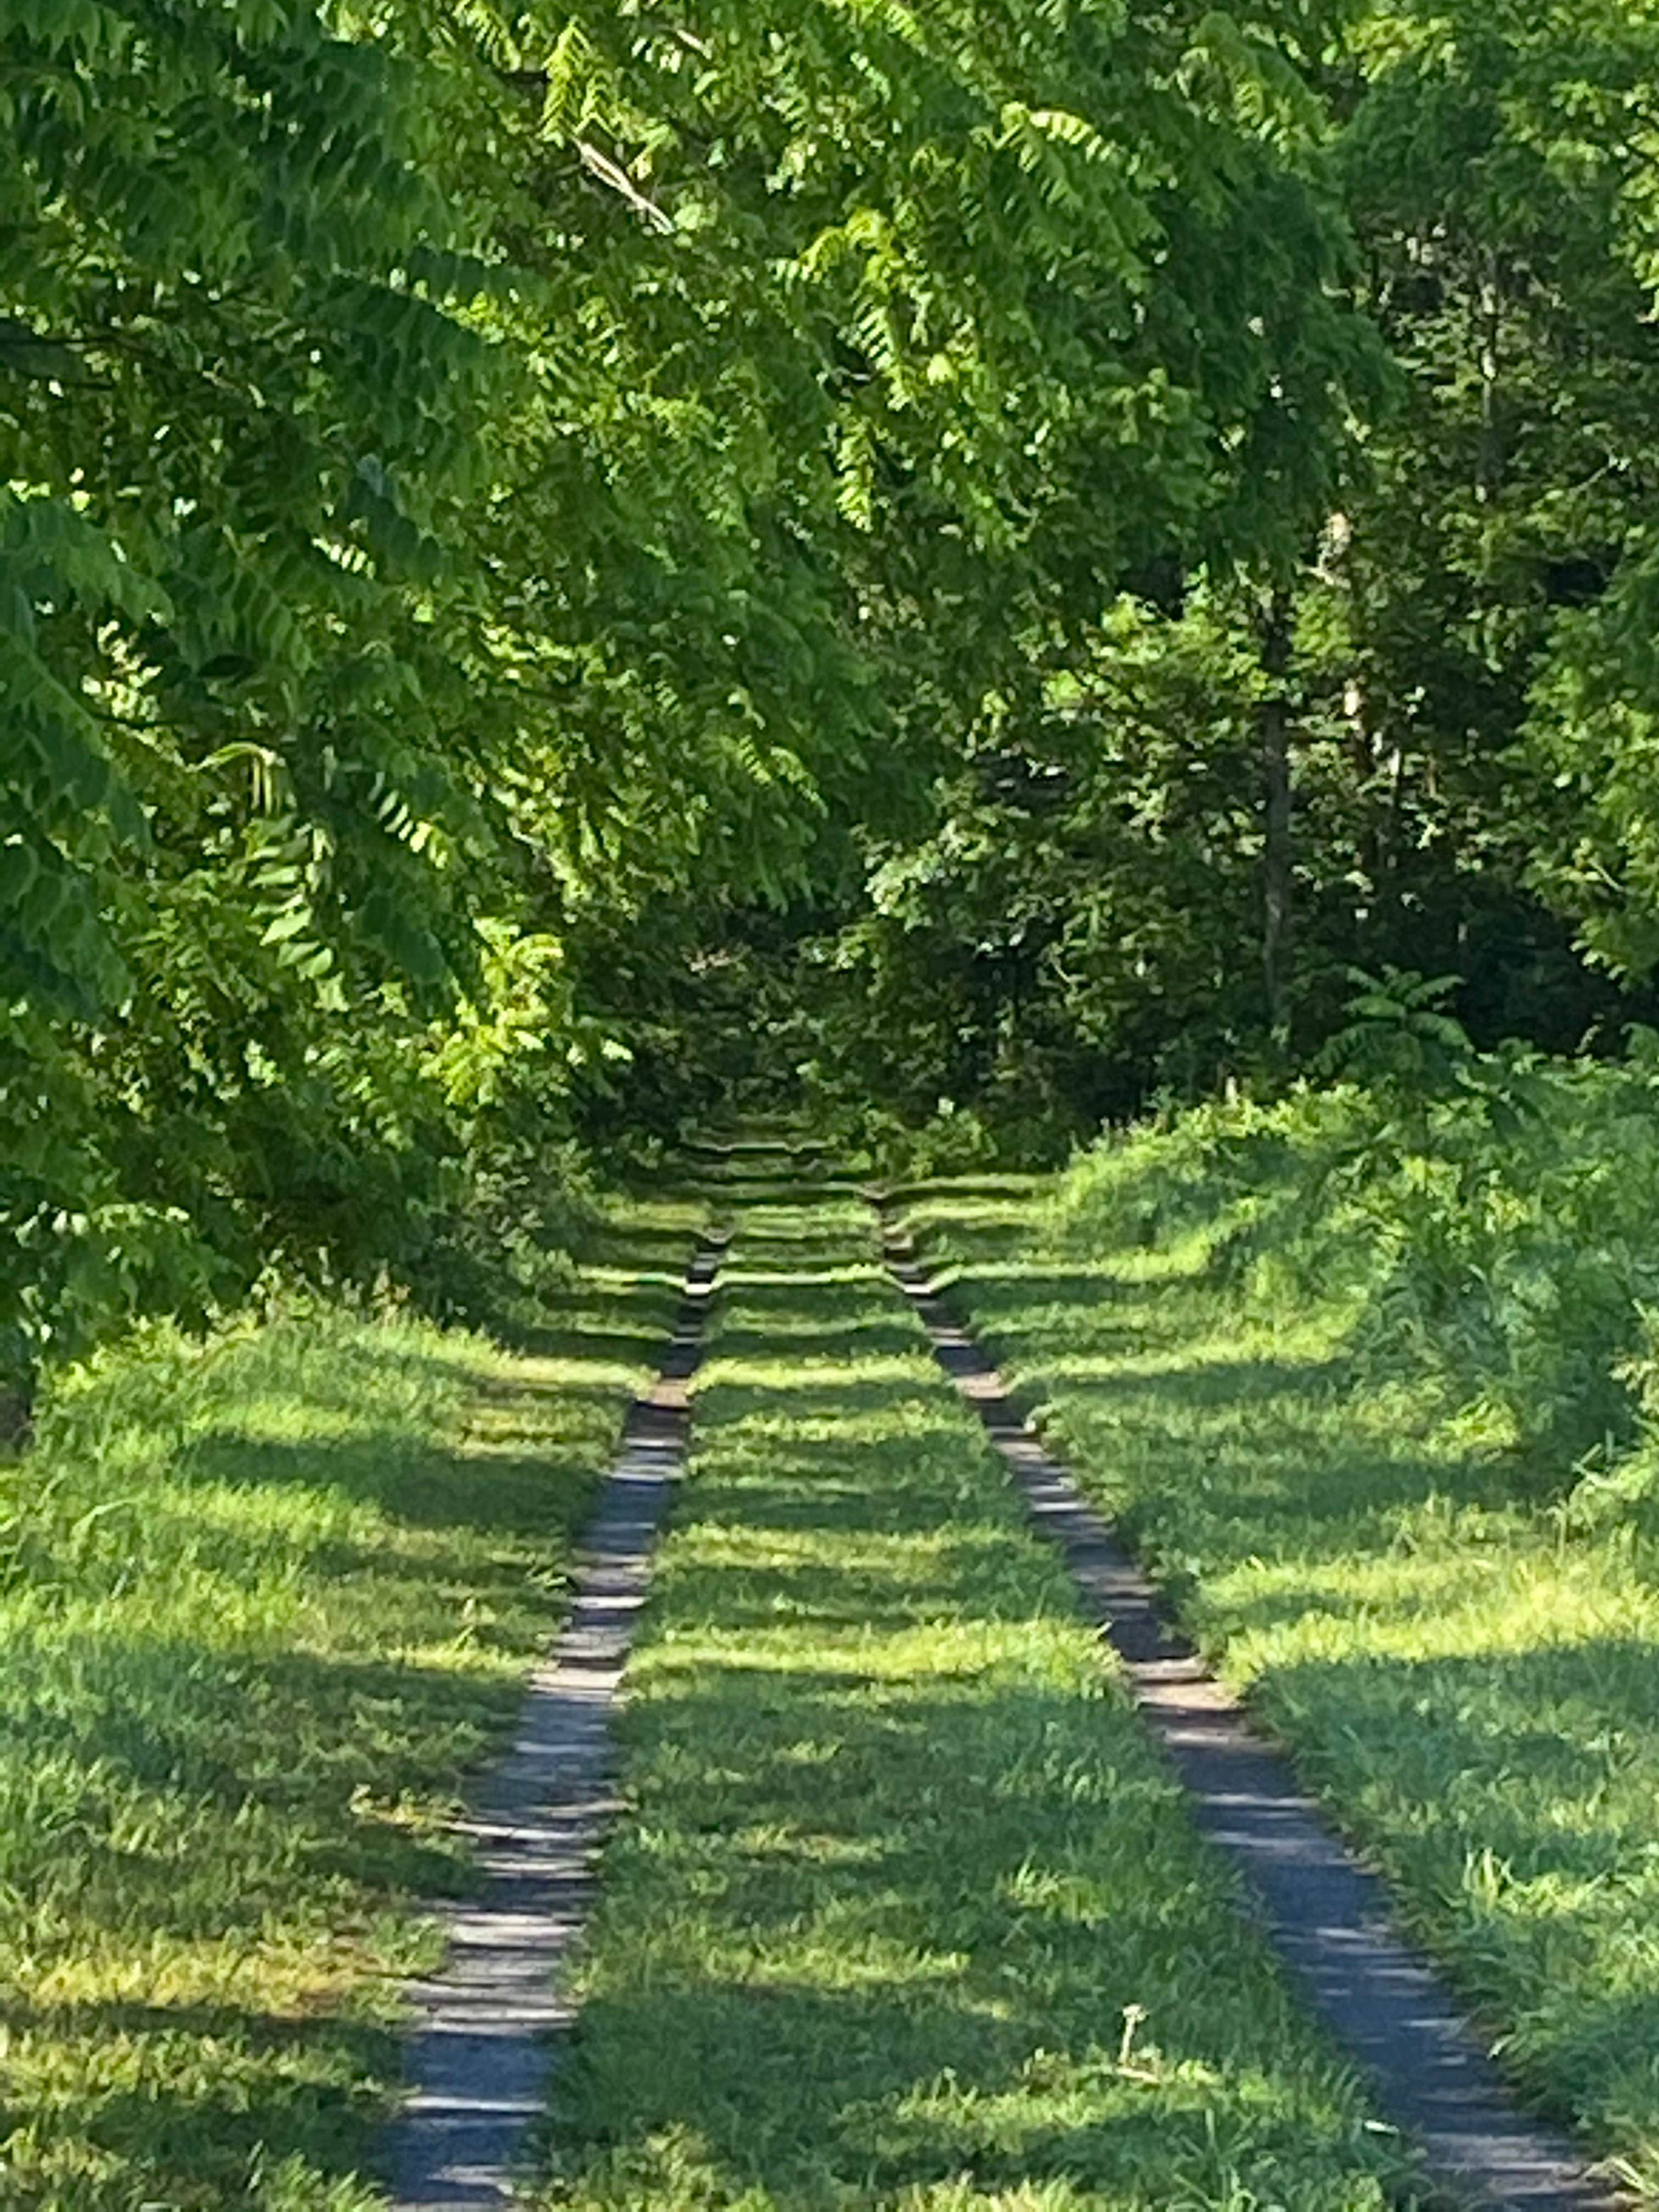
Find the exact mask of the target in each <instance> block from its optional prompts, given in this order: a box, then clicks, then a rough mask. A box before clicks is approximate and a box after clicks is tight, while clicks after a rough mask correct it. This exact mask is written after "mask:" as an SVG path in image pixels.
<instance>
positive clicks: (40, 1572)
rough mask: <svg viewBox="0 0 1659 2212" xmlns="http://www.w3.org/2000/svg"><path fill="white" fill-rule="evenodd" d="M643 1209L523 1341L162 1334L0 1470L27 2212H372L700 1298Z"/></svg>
mask: <svg viewBox="0 0 1659 2212" xmlns="http://www.w3.org/2000/svg"><path fill="white" fill-rule="evenodd" d="M690 1226H691V1215H690V1209H688V1208H684V1207H676V1206H672V1205H667V1204H665V1205H663V1206H659V1207H657V1208H655V1209H652V1210H645V1209H641V1210H637V1211H636V1212H635V1215H634V1216H633V1217H632V1218H631V1221H630V1222H629V1223H628V1224H626V1225H620V1226H618V1227H617V1229H616V1230H615V1231H614V1232H613V1234H612V1236H611V1239H610V1243H609V1246H608V1247H607V1249H605V1265H603V1266H595V1267H592V1268H590V1269H588V1270H586V1272H585V1273H584V1274H583V1276H582V1278H581V1279H580V1282H579V1283H578V1284H577V1285H575V1286H574V1288H573V1290H572V1291H571V1293H570V1295H569V1298H568V1304H567V1305H566V1306H565V1307H563V1308H562V1309H561V1310H558V1311H556V1312H554V1313H551V1314H550V1316H549V1324H548V1328H547V1329H546V1330H545V1331H544V1333H543V1334H541V1335H540V1336H539V1337H537V1338H532V1339H531V1340H528V1341H527V1342H526V1344H525V1345H524V1346H523V1347H522V1348H521V1350H520V1352H518V1353H516V1354H514V1355H509V1354H507V1352H502V1351H501V1350H498V1349H496V1348H495V1347H494V1346H491V1345H490V1344H489V1343H488V1342H486V1341H485V1340H483V1339H482V1338H480V1337H477V1336H471V1335H466V1334H455V1333H444V1332H441V1331H440V1330H438V1329H436V1328H432V1327H430V1326H428V1325H426V1324H424V1323H422V1322H417V1321H415V1320H412V1319H396V1318H394V1319H389V1320H387V1319H373V1318H367V1317H362V1316H359V1317H353V1316H349V1315H346V1314H343V1313H340V1312H329V1311H324V1312H317V1313H312V1314H309V1315H304V1316H301V1315H295V1316H289V1318H286V1319H281V1320H278V1321H276V1322H272V1323H270V1324H268V1325H266V1326H264V1327H261V1328H252V1327H251V1326H245V1327H241V1328H234V1329H231V1330H228V1331H227V1332H225V1333H224V1334H222V1335H220V1336H219V1337H218V1338H216V1340H213V1341H211V1342H210V1344H208V1345H207V1346H191V1345H190V1344H188V1343H186V1342H185V1341H184V1340H181V1339H179V1338H177V1337H175V1336H171V1335H169V1334H167V1333H166V1332H164V1331H159V1330H157V1331H152V1332H150V1333H149V1334H148V1335H147V1336H146V1337H145V1338H144V1339H143V1340H140V1341H139V1342H137V1344H135V1345H132V1346H129V1347H127V1348H126V1349H125V1351H124V1352H122V1353H121V1354H119V1355H118V1356H117V1357H114V1358H107V1359H106V1360H104V1361H102V1362H101V1363H100V1364H98V1365H97V1366H95V1367H94V1368H93V1369H90V1370H86V1371H84V1372H82V1374H80V1375H78V1376H71V1377H70V1378H69V1380H68V1381H67V1383H65V1384H64V1386H63V1388H62V1389H60V1391H59V1394H58V1398H57V1401H56V1402H55V1403H54V1404H53V1405H52V1407H51V1408H50V1409H49V1411H48V1413H47V1415H46V1419H45V1422H44V1425H43V1434H42V1437H41V1439H40V1444H39V1447H38V1448H37V1449H36V1450H35V1451H34V1452H33V1453H32V1454H31V1455H29V1456H28V1457H27V1459H25V1460H24V1461H22V1462H18V1463H17V1464H15V1465H14V1466H13V1467H11V1468H9V1469H7V1470H4V1471H3V1472H0V2203H4V2204H5V2206H6V2207H7V2208H8V2212H12V2208H16V2212H25V2208H29V2212H48V2208H50V2212H94V2208H95V2212H137V2208H140V2207H149V2208H152V2212H174V2208H176V2212H185V2208H196V2207H214V2208H220V2207H223V2208H231V2207H236V2208H245V2207H252V2208H258V2212H321V2208H324V2207H328V2208H331V2212H348V2208H354V2207H356V2206H358V2205H360V2204H363V2203H368V2202H370V2201H372V2192H371V2191H370V2188H369V2185H368V2182H367V2181H365V2180H364V2179H362V2174H363V2172H365V2171H366V2170H367V2169H368V2167H369V2166H370V2164H371V2162H372V2160H373V2157H374V2148H375V2144H374V2132H375V2130H376V2129H377V2128H378V2127H379V2125H380V2122H381V2121H382V2119H383V2118H384V2116H385V2112H386V2104H387V2096H388V2089H389V2086H390V2085H391V2084H392V2083H393V2082H394V2081H395V2080H396V2078H397V2074H398V2044H397V2039H396V2034H395V2026H394V2023H395V2017H396V1988H395V1977H397V1976H398V1975H401V1974H402V1973H404V1972H406V1971H408V1970H409V1969H410V1967H412V1966H416V1965H418V1964H421V1963H422V1962H424V1961H425V1960H428V1958H429V1957H430V1956H431V1955H432V1952H433V1939H432V1933H431V1928H430V1923H429V1922H428V1920H427V1919H426V1918H425V1917H423V1916H422V1912H421V1911H420V1909H419V1906H418V1904H417V1902H416V1901H417V1900H420V1899H427V1898H430V1897H433V1896H435V1895H439V1894H444V1893H456V1892H464V1891H465V1889H466V1888H467V1887H468V1886H469V1884H470V1881H471V1875H470V1874H469V1870H468V1867H467V1865H466V1863H465V1859H464V1857H462V1856H461V1854H460V1853H459V1850H458V1849H457V1846H456V1845H455V1844H454V1843H453V1841H452V1840H451V1838H449V1837H448V1836H447V1834H446V1832H445V1826H444V1822H445V1815H446V1813H447V1809H448V1808H450V1807H451V1805H452V1804H453V1799H454V1796H455V1793H456V1791H457V1788H458V1785H459V1782H460V1780H461V1778H462V1777H463V1775H464V1773H465V1771H466V1770H467V1769H469V1768H471V1767H472V1766H474V1765H476V1764H477V1762H478V1761H480V1760H481V1759H483V1757H484V1756H485V1755H486V1753H488V1752H489V1749H490V1748H491V1747H492V1746H493V1745H494V1743H495V1741H496V1739H497V1737H498V1735H499V1734H500V1732H501V1730H502V1729H503V1728H504V1727H505V1726H506V1725H507V1723H509V1722H510V1720H511V1718H512V1717H513V1714H514V1712H515V1711H516V1709H517V1705H518V1701H519V1697H520V1679H521V1676H522V1674H523V1672H524V1670H525V1668H526V1663H527V1662H529V1660H530V1659H531V1658H532V1656H533V1654H534V1653H535V1652H536V1651H537V1650H538V1649H539V1648H540V1647H541V1646H542V1645H543V1644H544V1643H545V1641H546V1639H547V1638H548V1637H549V1635H550V1632H551V1631H552V1630H553V1629H554V1628H555V1626H556V1623H557V1620H558V1618H559V1615H560V1613H561V1611H562V1605H563V1590H564V1576H565V1568H566V1563H567V1559H568V1547H569V1540H570V1535H571V1531H572V1529H573V1528H574V1525H575V1524H576V1523H577V1522H579V1521H580V1517H581V1515H582V1513H583V1510H584V1508H585V1506H586V1503H587V1500H588V1498H589V1496H590V1493H591V1491H592V1486H593V1483H594V1480H595V1478H596V1475H597V1474H598V1473H599V1471H600V1470H601V1469H602V1468H603V1466H604V1464H605V1461H606V1459H607V1457H608V1456H609V1454H610V1451H611V1447H612V1444H613V1443H614V1440H615V1437H616V1435H617V1428H618V1424H619V1420H620V1417H621V1414H622V1411H623V1407H624V1405H625V1403H626V1401H627V1399H628V1397H629V1395H630V1394H631V1393H632V1391H633V1390H634V1389H635V1386H636V1385H637V1383H639V1381H640V1380H641V1377H642V1376H644V1375H645V1374H646V1373H647V1370H648V1369H649V1366H650V1364H651V1358H652V1355H653V1352H654V1351H655V1349H656V1348H657V1346H658V1345H659V1342H660V1340H661V1337H662V1334H663V1332H664V1329H665V1325H666V1322H667V1319H668V1316H669V1314H670V1313H671V1310H672V1306H673V1304H674V1297H673V1282H674V1279H676V1277H677V1276H678V1269H679V1266H680V1263H681V1261H683V1259H684V1253H685V1251H686V1249H687V1247H688V1245H689V1243H690Z"/></svg>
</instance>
